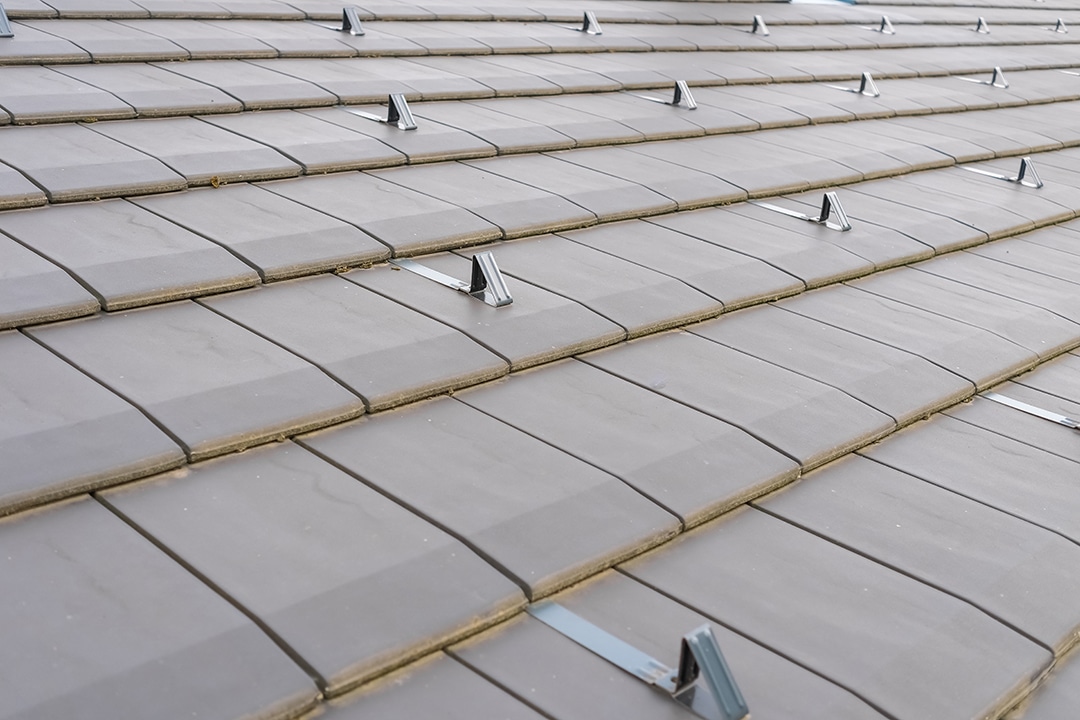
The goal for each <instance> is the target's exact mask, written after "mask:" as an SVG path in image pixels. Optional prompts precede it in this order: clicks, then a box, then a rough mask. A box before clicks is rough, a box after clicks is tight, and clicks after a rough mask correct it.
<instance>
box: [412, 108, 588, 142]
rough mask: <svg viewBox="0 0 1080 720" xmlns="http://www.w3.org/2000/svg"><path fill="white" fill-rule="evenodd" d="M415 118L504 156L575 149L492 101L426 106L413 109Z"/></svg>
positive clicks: (548, 130)
mask: <svg viewBox="0 0 1080 720" xmlns="http://www.w3.org/2000/svg"><path fill="white" fill-rule="evenodd" d="M413 115H415V116H416V117H418V118H423V119H426V120H432V121H435V122H437V123H438V124H439V125H446V126H449V127H454V128H457V129H459V130H461V131H462V132H467V133H470V134H472V135H475V136H476V137H478V138H480V139H481V140H483V141H485V142H487V143H490V144H491V145H493V146H495V147H496V148H498V150H499V153H500V154H505V153H514V152H540V151H543V150H559V149H566V148H571V147H574V140H573V139H572V138H571V137H569V136H567V135H565V134H563V133H561V132H559V131H558V130H556V129H554V128H550V127H548V126H547V125H544V124H542V123H540V122H537V121H536V120H533V119H531V118H520V117H514V116H511V115H506V114H504V113H501V112H498V111H497V110H496V109H495V108H494V107H492V102H491V101H490V100H483V101H478V102H477V101H473V102H469V101H454V100H448V101H445V102H432V103H423V104H422V105H417V106H416V107H415V108H413ZM418 129H419V128H418Z"/></svg>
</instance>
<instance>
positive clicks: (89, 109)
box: [0, 67, 135, 123]
mask: <svg viewBox="0 0 1080 720" xmlns="http://www.w3.org/2000/svg"><path fill="white" fill-rule="evenodd" d="M0 83H3V85H4V96H3V97H2V98H0V106H2V107H3V108H4V109H5V110H7V111H8V112H9V113H10V114H11V117H12V118H13V119H14V121H15V122H16V123H35V122H56V121H58V120H84V119H87V118H95V119H98V120H109V119H115V118H131V117H135V110H134V109H133V108H132V107H131V106H130V105H128V104H127V103H125V102H124V101H123V100H121V99H120V98H118V97H116V96H115V95H113V94H112V93H110V92H107V91H104V90H101V89H98V88H97V87H94V86H93V85H91V84H88V83H86V82H80V81H79V80H77V79H73V78H72V77H68V76H67V75H65V74H62V73H61V72H57V71H54V70H52V69H51V68H48V67H6V68H2V69H0Z"/></svg>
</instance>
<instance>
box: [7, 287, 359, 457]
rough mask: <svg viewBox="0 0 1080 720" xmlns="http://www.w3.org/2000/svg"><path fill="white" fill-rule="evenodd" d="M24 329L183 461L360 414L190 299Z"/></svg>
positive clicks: (317, 376)
mask: <svg viewBox="0 0 1080 720" xmlns="http://www.w3.org/2000/svg"><path fill="white" fill-rule="evenodd" d="M28 332H30V333H31V334H32V335H33V337H34V338H35V339H37V340H39V341H41V342H42V343H44V344H46V345H47V346H48V347H50V348H52V349H53V350H55V351H56V352H57V353H59V354H60V355H61V356H63V357H64V358H66V359H67V360H68V361H70V362H71V363H72V364H74V365H75V366H76V367H78V368H79V369H81V370H83V371H84V372H86V373H87V374H89V375H91V376H92V377H94V378H96V379H98V380H99V381H100V382H102V383H103V384H105V385H106V386H108V387H110V388H112V389H114V390H115V391H116V392H118V393H119V394H121V395H122V396H123V397H125V398H127V399H128V400H129V401H130V402H132V403H134V404H136V405H138V406H139V407H140V408H141V409H142V410H143V411H145V412H146V413H147V414H148V415H150V416H151V417H153V418H155V419H156V420H157V421H158V422H159V423H160V424H161V425H162V426H163V427H165V428H167V430H168V431H169V432H170V433H172V435H173V436H175V437H176V438H178V439H179V440H180V442H182V443H183V444H184V448H185V450H186V451H187V453H188V456H189V458H191V460H192V461H195V460H200V459H203V458H206V457H210V456H213V455H220V454H222V453H226V452H231V451H235V450H242V449H243V448H246V447H250V446H252V445H257V444H259V443H263V442H267V441H269V440H273V439H276V438H280V437H282V436H284V435H286V434H292V433H298V432H303V431H305V430H309V429H312V428H316V427H321V426H323V425H327V424H329V423H333V422H338V421H341V420H344V419H346V418H349V417H353V416H355V415H359V414H360V413H361V412H363V404H362V403H361V401H360V398H358V397H356V396H355V395H353V394H352V393H350V392H348V391H347V390H345V389H344V388H343V387H341V386H340V385H338V384H337V383H335V382H334V381H333V380H331V379H330V378H329V377H327V376H326V375H325V374H324V373H323V372H322V371H321V370H319V369H318V368H316V367H314V366H312V365H310V364H308V363H307V362H305V361H304V360H302V359H300V358H298V357H296V356H295V355H293V354H292V353H289V352H287V351H285V350H282V349H281V348H279V347H277V346H276V345H273V344H272V343H270V342H268V341H266V340H263V339H262V338H260V337H259V336H257V335H255V334H254V333H251V332H248V331H247V330H244V329H243V328H241V327H240V326H238V325H235V324H233V323H232V322H230V321H228V320H226V319H225V318H223V317H221V316H220V315H217V314H216V313H213V312H211V311H210V310H207V309H206V308H203V307H200V306H199V305H196V304H195V303H191V302H182V303H176V304H173V305H159V306H156V307H153V308H147V309H144V310H134V311H129V312H125V313H120V314H116V315H110V316H107V317H98V318H94V319H91V320H87V321H79V320H72V321H68V322H66V323H60V324H56V325H49V326H47V327H44V328H33V329H31V330H29V331H28Z"/></svg>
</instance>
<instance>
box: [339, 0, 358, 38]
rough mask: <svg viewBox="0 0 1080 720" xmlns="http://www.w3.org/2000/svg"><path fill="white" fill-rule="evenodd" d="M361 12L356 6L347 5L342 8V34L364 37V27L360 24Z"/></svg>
mask: <svg viewBox="0 0 1080 720" xmlns="http://www.w3.org/2000/svg"><path fill="white" fill-rule="evenodd" d="M359 10H360V8H358V7H357V6H356V5H346V6H345V7H343V8H341V28H340V29H341V32H347V33H349V34H350V35H363V34H364V26H363V25H361V24H360V15H359Z"/></svg>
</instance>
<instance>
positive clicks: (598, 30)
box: [559, 10, 604, 35]
mask: <svg viewBox="0 0 1080 720" xmlns="http://www.w3.org/2000/svg"><path fill="white" fill-rule="evenodd" d="M559 27H562V28H566V29H567V30H577V31H578V32H583V33H585V34H586V35H603V34H604V29H603V28H602V27H600V21H599V20H597V19H596V13H595V12H593V11H592V10H586V11H585V15H584V16H583V17H582V18H581V27H574V26H573V25H560V26H559Z"/></svg>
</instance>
